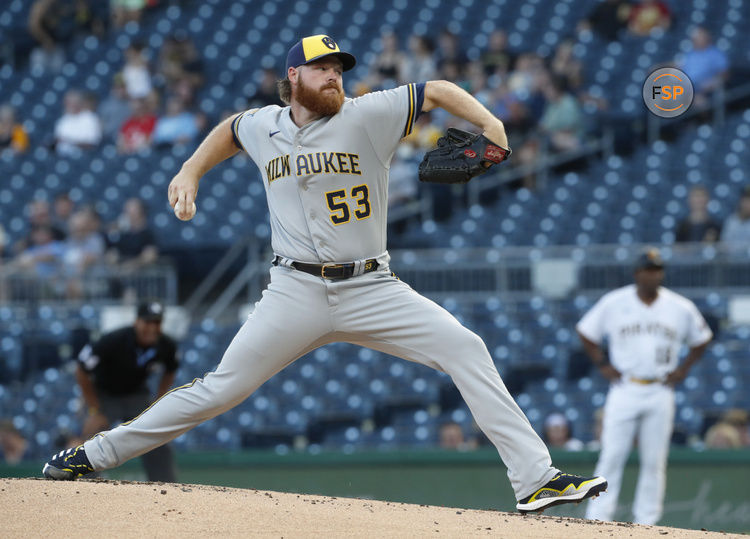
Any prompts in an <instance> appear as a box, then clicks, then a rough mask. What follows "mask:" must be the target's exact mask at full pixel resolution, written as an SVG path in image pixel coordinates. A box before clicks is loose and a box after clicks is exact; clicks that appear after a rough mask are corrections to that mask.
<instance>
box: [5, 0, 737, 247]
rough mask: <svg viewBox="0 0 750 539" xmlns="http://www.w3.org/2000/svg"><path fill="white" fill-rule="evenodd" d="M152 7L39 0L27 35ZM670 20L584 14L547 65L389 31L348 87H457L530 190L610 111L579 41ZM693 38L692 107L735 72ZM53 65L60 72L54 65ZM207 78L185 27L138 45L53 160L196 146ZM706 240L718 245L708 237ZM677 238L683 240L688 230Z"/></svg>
mask: <svg viewBox="0 0 750 539" xmlns="http://www.w3.org/2000/svg"><path fill="white" fill-rule="evenodd" d="M157 3H158V2H154V1H148V2H147V1H146V0H115V1H113V2H112V3H111V5H110V6H109V7H108V8H107V9H104V10H102V9H100V8H98V7H95V6H94V4H96V3H94V2H91V1H89V0H75V1H74V2H63V1H60V0H38V1H37V2H35V3H34V7H33V9H32V11H31V17H30V21H29V29H30V30H29V31H30V33H31V35H32V36H33V37H34V39H36V40H37V41H38V44H39V46H38V48H39V49H41V50H42V52H44V51H46V52H44V54H47V55H48V56H50V58H52V57H54V55H55V53H54V51H55V50H58V49H60V47H59V44H60V43H61V42H64V41H65V40H66V39H69V37H70V36H71V35H75V33H76V32H81V31H85V32H89V33H94V34H102V33H104V32H107V31H108V29H109V28H118V27H120V26H122V25H124V24H127V23H128V22H129V21H138V20H139V18H140V16H141V12H142V11H143V9H145V8H148V7H152V6H153V5H155V4H157ZM671 18H672V14H671V12H670V10H669V8H668V6H667V4H665V3H664V2H663V1H661V0H639V1H636V0H603V1H602V2H599V3H597V4H596V6H595V7H594V8H593V9H592V10H591V11H590V12H589V13H587V14H585V15H584V16H583V17H582V19H581V21H580V23H579V24H578V26H577V28H576V29H575V32H574V33H573V34H572V35H571V36H570V37H569V38H567V39H565V40H563V41H562V42H560V43H559V44H558V46H557V47H556V48H555V49H554V51H553V52H552V53H551V54H550V55H549V56H548V57H542V56H540V55H539V54H538V53H536V52H531V51H524V50H514V49H512V48H511V47H510V46H509V44H508V36H507V34H506V32H505V31H504V30H502V29H498V30H496V31H494V32H492V33H491V35H490V36H489V37H488V42H487V45H486V46H485V48H484V50H483V51H481V53H480V54H479V55H478V57H477V58H476V59H473V60H472V59H470V58H469V57H468V56H467V54H466V53H465V51H466V50H467V49H466V47H465V45H466V43H462V41H461V38H460V37H459V36H458V35H456V34H454V33H452V32H451V31H449V30H448V29H443V30H442V31H440V32H439V33H437V34H436V35H416V34H415V35H410V36H406V37H405V38H402V41H400V36H398V35H396V34H394V33H393V32H385V33H383V35H382V36H381V40H380V50H378V51H377V55H376V56H375V61H374V62H373V63H372V66H371V68H370V71H369V73H368V74H367V75H366V76H365V77H364V78H362V79H361V80H356V81H349V83H350V86H349V88H348V90H349V93H350V94H352V95H360V94H362V93H365V92H369V91H373V90H378V89H382V88H389V87H393V86H395V85H398V84H403V83H406V82H411V81H415V80H417V81H420V80H430V79H439V78H444V79H448V80H453V81H454V82H456V83H457V84H459V85H460V86H462V87H463V88H465V89H466V90H467V91H469V92H471V93H472V94H473V95H475V96H476V97H477V99H479V100H480V101H481V102H482V103H483V104H484V105H486V106H487V107H488V108H489V109H490V110H491V111H492V112H493V113H495V114H496V115H497V116H498V117H500V118H501V119H502V120H503V121H504V123H505V125H506V128H507V131H508V133H509V134H510V136H511V143H512V146H513V149H514V159H513V163H512V164H513V165H520V166H522V167H524V170H528V171H529V172H528V173H527V174H526V175H525V176H524V177H523V179H522V180H521V182H520V184H521V185H523V186H525V187H528V188H532V189H533V188H535V181H536V177H535V174H534V172H533V169H534V167H535V166H536V165H537V163H538V162H539V160H540V156H542V155H544V154H548V153H574V152H576V151H578V150H580V149H581V148H582V146H583V144H584V142H585V141H586V138H587V136H590V135H592V133H590V132H589V131H588V130H587V120H586V113H587V112H595V111H600V110H606V109H607V108H608V103H607V102H606V100H604V99H602V98H595V97H593V96H591V95H589V94H588V93H587V86H588V83H589V82H590V81H587V80H585V74H584V69H583V65H582V63H581V62H580V60H578V59H577V58H576V56H575V54H574V48H575V43H576V40H577V39H579V38H580V37H581V35H582V34H585V33H587V32H593V33H596V34H597V35H598V36H600V38H602V39H605V40H617V39H622V37H623V35H625V34H629V35H631V36H633V37H634V38H638V37H639V36H640V37H642V36H647V35H650V34H652V33H654V32H665V31H669V28H670V26H671ZM691 32H692V33H691V36H690V37H691V40H692V48H691V49H690V50H688V51H687V52H685V53H684V54H682V55H680V56H679V57H678V58H676V59H675V62H676V63H677V64H678V65H679V66H680V67H681V68H682V69H684V70H686V71H687V72H688V73H689V74H690V75H691V78H692V79H693V80H694V81H695V86H696V92H697V99H701V96H706V95H709V94H710V93H711V92H712V91H714V90H715V89H716V88H719V87H721V84H722V83H723V81H725V80H726V78H727V75H728V63H727V59H726V56H725V55H724V53H723V52H722V51H721V50H719V49H718V48H717V47H716V46H714V45H713V44H712V42H711V36H710V34H709V33H708V31H707V30H706V29H705V28H702V27H695V28H693V29H692V30H691ZM40 54H42V53H40ZM48 60H49V59H48ZM47 64H54V61H52V60H49V61H47ZM45 65H46V64H45ZM46 69H50V70H54V69H55V68H54V66H51V65H47V66H46ZM278 76H279V73H277V71H276V70H274V69H265V70H263V72H262V76H261V77H260V83H259V84H258V85H257V87H256V90H255V92H254V93H253V95H247V96H246V97H247V100H248V106H249V107H254V106H263V105H266V104H269V103H277V104H278V103H279V98H278V95H277V92H276V87H275V86H276V85H275V83H276V79H277V78H278ZM204 79H205V78H204V74H203V61H202V59H201V54H200V52H199V51H198V49H197V48H196V46H195V43H194V42H193V40H192V39H191V38H190V36H189V35H188V34H187V32H186V31H185V30H183V29H178V30H177V31H175V32H174V33H173V34H172V35H171V36H170V37H168V38H167V39H165V40H164V42H163V44H162V45H161V46H160V47H159V48H158V49H154V48H153V47H150V46H148V45H146V44H144V43H141V42H138V41H134V42H132V43H130V44H129V45H127V46H126V47H125V48H124V49H123V51H122V63H121V65H120V69H119V70H117V72H116V73H115V74H114V76H113V77H112V79H111V81H110V85H109V93H108V95H107V96H106V97H104V98H103V99H102V100H101V102H100V103H97V98H96V96H94V95H93V94H91V93H88V92H86V91H84V90H81V89H71V90H69V91H68V92H67V94H66V95H65V98H64V101H63V111H62V115H61V116H60V118H59V119H58V121H57V123H56V125H55V130H54V140H52V141H48V142H49V144H50V145H52V146H54V147H55V149H56V151H57V153H58V154H60V155H66V156H70V155H76V154H79V153H80V152H85V151H87V150H89V149H91V148H96V147H98V146H100V145H101V144H103V143H104V144H114V145H115V147H116V148H117V151H118V152H119V153H121V154H133V153H138V152H141V151H142V150H144V149H147V148H152V147H169V146H174V145H190V144H195V143H197V141H198V140H199V138H200V135H201V133H202V132H203V131H204V129H205V127H206V126H207V124H208V122H207V120H206V118H204V116H203V115H202V114H201V113H199V112H197V111H196V108H195V95H196V92H198V91H199V90H200V88H201V87H202V85H203V84H204V82H205V80H204ZM14 114H15V111H13V109H12V108H11V107H9V106H3V107H1V108H0V148H4V150H3V151H11V152H23V151H24V150H25V149H26V148H27V147H28V146H29V140H28V136H27V135H26V134H25V131H24V130H23V127H22V125H23V122H22V121H18V120H17V119H16V118H15V117H14ZM451 126H456V127H464V128H468V129H473V128H474V127H473V126H468V125H462V124H461V123H460V122H459V121H457V120H456V119H455V118H454V117H450V116H449V115H447V114H445V113H444V112H443V111H440V110H437V111H435V112H434V113H433V114H425V115H423V116H422V117H421V118H420V119H419V122H418V124H417V126H416V127H415V129H414V132H413V133H412V135H411V136H410V137H407V138H406V139H405V141H404V144H403V145H402V146H401V147H400V148H399V150H398V151H397V153H396V157H395V159H394V162H393V164H392V167H391V171H392V172H391V187H390V190H391V191H390V200H389V204H390V205H391V206H392V207H398V206H400V205H403V204H405V203H409V202H413V201H415V200H417V199H419V198H420V196H421V192H420V189H419V186H418V182H417V177H416V166H417V162H418V160H419V159H420V157H421V155H423V154H424V151H426V150H427V149H429V148H432V147H434V145H435V142H436V140H437V138H438V137H439V135H440V134H441V133H443V132H444V131H445V129H446V128H447V127H451ZM42 142H44V141H42ZM443 191H445V190H443ZM442 195H445V193H441V195H440V196H442ZM449 213H450V212H449V211H448V212H446V214H449ZM691 219H693V216H692V213H691ZM682 232H684V231H682ZM702 239H705V240H706V241H711V238H710V234H709V237H706V238H702ZM721 239H724V238H723V237H722V238H721ZM678 241H685V240H683V239H682V234H681V233H678Z"/></svg>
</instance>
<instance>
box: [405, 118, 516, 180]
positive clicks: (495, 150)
mask: <svg viewBox="0 0 750 539" xmlns="http://www.w3.org/2000/svg"><path fill="white" fill-rule="evenodd" d="M510 154H511V150H510V148H503V147H501V146H498V145H497V144H495V143H493V142H492V141H491V140H490V139H488V138H487V137H485V136H484V135H478V134H476V133H469V132H468V131H463V130H461V129H456V128H454V127H449V128H448V132H447V133H446V134H445V136H443V137H440V138H439V139H438V147H437V148H435V149H434V150H430V151H429V152H427V153H426V154H425V155H424V158H423V159H422V162H421V163H420V164H419V180H420V181H423V182H433V183H466V182H468V181H469V180H470V179H472V178H473V177H474V176H479V175H480V174H484V173H485V172H487V170H488V169H489V168H490V167H491V166H492V165H497V164H499V163H502V162H503V161H505V160H506V159H507V158H508V157H510Z"/></svg>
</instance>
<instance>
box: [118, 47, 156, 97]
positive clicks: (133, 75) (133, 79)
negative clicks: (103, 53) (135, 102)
mask: <svg viewBox="0 0 750 539" xmlns="http://www.w3.org/2000/svg"><path fill="white" fill-rule="evenodd" d="M122 78H123V80H124V81H125V88H126V89H127V92H128V96H129V97H130V98H131V99H140V98H142V97H146V96H148V95H149V94H150V93H151V89H152V88H153V85H152V84H151V73H150V72H149V69H148V62H147V61H146V57H145V56H144V54H143V45H141V44H139V43H133V44H132V45H130V46H129V47H128V48H127V49H126V50H125V67H123V68H122Z"/></svg>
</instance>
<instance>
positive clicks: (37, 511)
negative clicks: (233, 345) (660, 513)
mask: <svg viewBox="0 0 750 539" xmlns="http://www.w3.org/2000/svg"><path fill="white" fill-rule="evenodd" d="M0 507H2V509H3V519H2V521H3V522H2V526H1V528H2V536H3V537H53V536H54V537H61V536H62V537H67V536H73V535H76V536H96V537H118V538H119V537H138V538H142V537H175V536H184V537H199V536H200V537H206V536H208V537H219V536H221V537H247V536H263V537H266V536H267V537H284V538H289V537H326V538H327V537H347V538H348V537H434V538H438V537H441V538H442V537H457V538H458V537H461V538H465V537H514V538H523V537H575V538H576V539H583V538H589V537H591V538H596V539H601V538H602V537H633V538H641V537H680V538H682V537H684V538H697V537H701V538H705V539H709V538H714V537H716V538H718V537H722V538H724V537H727V535H726V534H723V533H712V532H701V531H694V530H681V529H676V528H663V527H657V526H638V525H633V524H619V523H599V522H590V521H586V520H581V519H573V518H561V517H544V516H530V515H527V516H522V515H520V514H513V513H502V512H497V511H475V510H467V509H456V508H449V507H434V506H427V505H411V504H404V503H391V502H378V501H371V500H359V499H351V498H333V497H328V496H310V495H307V494H288V493H280V492H267V491H260V490H244V489H236V488H225V487H211V486H205V485H183V484H163V483H137V482H127V481H105V480H91V481H86V480H80V481H75V482H54V481H45V480H42V479H0Z"/></svg>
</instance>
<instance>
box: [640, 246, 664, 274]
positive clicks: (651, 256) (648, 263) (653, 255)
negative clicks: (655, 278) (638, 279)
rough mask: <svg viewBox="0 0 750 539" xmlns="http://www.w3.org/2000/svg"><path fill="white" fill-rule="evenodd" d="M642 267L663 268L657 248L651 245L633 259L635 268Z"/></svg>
mask: <svg viewBox="0 0 750 539" xmlns="http://www.w3.org/2000/svg"><path fill="white" fill-rule="evenodd" d="M642 269H664V261H663V260H662V259H661V254H660V253H659V249H656V248H654V247H651V248H649V249H646V250H645V251H644V252H643V253H641V254H640V255H638V258H636V260H635V270H636V271H638V270H642Z"/></svg>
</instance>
